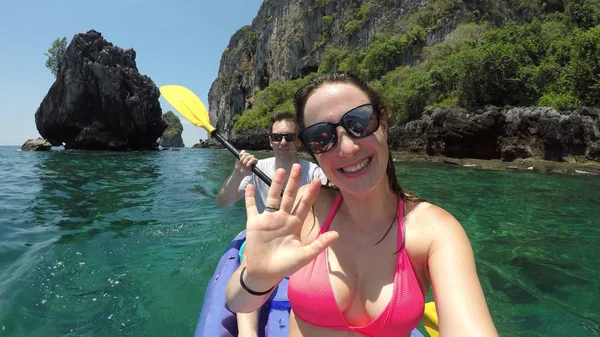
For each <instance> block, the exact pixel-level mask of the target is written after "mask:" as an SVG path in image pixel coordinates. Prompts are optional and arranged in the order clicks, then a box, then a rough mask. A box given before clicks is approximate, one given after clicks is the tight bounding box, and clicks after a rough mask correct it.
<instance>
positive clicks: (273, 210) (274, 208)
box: [265, 206, 279, 212]
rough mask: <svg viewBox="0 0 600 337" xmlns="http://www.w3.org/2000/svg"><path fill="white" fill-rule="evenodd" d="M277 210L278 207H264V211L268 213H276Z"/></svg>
mask: <svg viewBox="0 0 600 337" xmlns="http://www.w3.org/2000/svg"><path fill="white" fill-rule="evenodd" d="M278 210H279V207H274V206H265V211H269V212H277V211H278Z"/></svg>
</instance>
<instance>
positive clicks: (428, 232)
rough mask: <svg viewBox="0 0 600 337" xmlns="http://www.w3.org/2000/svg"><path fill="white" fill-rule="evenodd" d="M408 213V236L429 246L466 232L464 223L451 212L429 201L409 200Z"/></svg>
mask: <svg viewBox="0 0 600 337" xmlns="http://www.w3.org/2000/svg"><path fill="white" fill-rule="evenodd" d="M406 213H407V217H406V226H407V236H408V237H411V236H413V237H416V238H418V242H422V243H425V244H426V245H427V246H429V245H431V244H432V243H433V242H434V241H437V240H448V239H450V238H452V237H453V236H455V235H462V234H463V233H464V229H463V227H462V225H461V224H460V223H459V222H458V220H457V219H456V218H455V217H454V216H453V215H452V214H451V213H450V212H448V211H447V210H445V209H444V208H442V207H440V206H437V205H434V204H431V203H429V202H426V201H420V202H407V212H406Z"/></svg>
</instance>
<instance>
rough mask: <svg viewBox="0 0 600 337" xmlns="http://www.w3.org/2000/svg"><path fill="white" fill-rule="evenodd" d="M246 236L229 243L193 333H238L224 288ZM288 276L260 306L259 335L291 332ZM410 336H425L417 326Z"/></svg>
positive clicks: (201, 336)
mask: <svg viewBox="0 0 600 337" xmlns="http://www.w3.org/2000/svg"><path fill="white" fill-rule="evenodd" d="M245 238H246V231H242V232H240V233H239V234H238V235H237V236H236V237H235V238H234V239H233V240H232V241H231V242H230V243H229V245H228V246H227V248H226V249H225V252H224V254H223V255H222V257H221V259H220V260H219V264H218V265H217V268H216V269H215V273H214V274H213V276H212V278H211V279H210V281H209V283H208V287H207V288H206V292H205V294H204V302H203V304H202V311H201V313H200V318H199V319H198V324H197V326H196V331H195V333H194V337H237V335H238V329H237V321H236V318H235V313H233V312H232V311H230V310H229V308H228V307H227V304H226V299H225V288H226V286H227V282H228V281H229V278H230V277H231V275H232V274H233V273H234V272H235V271H236V269H237V268H238V267H239V265H240V261H239V249H240V247H241V245H242V243H243V242H244V240H245ZM287 285H288V278H285V279H283V280H282V281H281V283H280V284H279V286H278V287H277V288H276V290H275V291H274V292H273V293H272V294H271V297H270V298H269V300H268V301H267V302H266V303H265V304H264V305H263V307H262V308H261V309H260V310H261V313H260V318H259V328H258V335H259V336H260V337H286V336H287V335H288V325H289V318H290V315H289V310H290V304H289V302H288V298H287ZM411 337H423V335H422V334H421V333H420V332H419V331H418V330H416V329H415V330H414V331H413V332H412V334H411Z"/></svg>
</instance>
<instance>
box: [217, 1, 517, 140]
mask: <svg viewBox="0 0 600 337" xmlns="http://www.w3.org/2000/svg"><path fill="white" fill-rule="evenodd" d="M507 2H510V1H496V2H495V3H494V4H483V3H482V2H481V1H476V0H465V1H457V0H446V1H434V0H429V1H427V0H335V1H333V0H309V1H300V0H265V1H264V2H263V4H262V5H261V7H260V9H259V11H258V14H257V15H256V17H255V19H254V20H253V21H252V24H251V25H248V26H245V27H242V28H241V29H240V30H238V31H237V32H236V33H235V34H234V35H233V36H232V37H231V39H230V41H229V45H228V46H227V48H226V49H225V51H224V52H223V55H222V58H221V63H220V66H219V72H218V77H217V79H216V80H215V81H214V82H213V84H212V86H211V89H210V91H209V94H208V103H209V115H210V119H211V121H212V122H213V125H214V126H215V127H216V128H217V129H219V130H220V133H221V134H222V135H223V136H225V137H226V138H228V137H230V136H234V131H233V123H234V122H233V121H234V118H235V116H239V115H241V114H242V113H243V111H244V110H245V109H246V108H248V107H249V106H251V104H252V101H253V98H254V95H255V94H256V93H257V92H258V91H259V90H262V89H264V88H266V87H267V86H268V85H269V84H271V83H274V82H279V81H287V80H291V79H296V78H299V77H303V76H306V75H307V74H309V73H311V72H315V71H317V69H318V68H319V64H320V62H321V61H322V60H323V57H324V54H325V50H326V47H327V46H332V47H334V48H337V49H343V48H348V49H350V50H354V49H356V48H359V47H366V46H368V45H369V44H371V43H372V42H373V40H374V39H375V38H376V37H377V36H378V35H379V34H382V33H385V34H396V33H403V32H406V30H407V29H409V28H410V27H411V26H414V24H419V25H425V26H427V27H428V28H427V29H426V32H425V37H424V45H433V44H436V43H438V42H441V41H443V40H444V38H445V37H447V35H448V34H450V33H451V32H452V30H453V29H454V28H456V27H457V26H458V25H459V24H460V23H461V22H462V21H463V20H467V19H468V20H477V19H478V18H477V17H476V16H477V15H478V14H477V13H481V14H483V13H484V12H485V11H484V9H486V8H484V7H485V6H488V7H490V6H492V7H493V6H495V9H494V10H493V13H496V15H495V16H493V17H488V18H487V19H491V20H494V21H498V22H499V21H502V20H504V16H503V15H502V13H504V12H505V11H508V10H507V9H506V8H507V7H509V6H508V5H507ZM488 9H489V8H488ZM527 14H528V12H527V11H522V12H519V13H518V15H517V16H516V17H514V18H513V19H515V20H517V21H518V20H524V19H526V18H525V17H524V16H527ZM413 54H414V50H411V49H408V50H406V52H405V53H404V55H403V56H402V63H403V64H406V65H410V64H412V63H413V62H414V57H413Z"/></svg>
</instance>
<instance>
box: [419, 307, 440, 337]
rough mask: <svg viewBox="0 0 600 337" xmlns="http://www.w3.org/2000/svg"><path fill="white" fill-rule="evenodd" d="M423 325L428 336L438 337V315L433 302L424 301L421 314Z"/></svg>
mask: <svg viewBox="0 0 600 337" xmlns="http://www.w3.org/2000/svg"><path fill="white" fill-rule="evenodd" d="M423 325H424V326H425V330H427V333H428V334H429V336H430V337H440V332H439V328H438V316H437V311H436V309H435V302H427V303H425V313H424V315H423Z"/></svg>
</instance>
